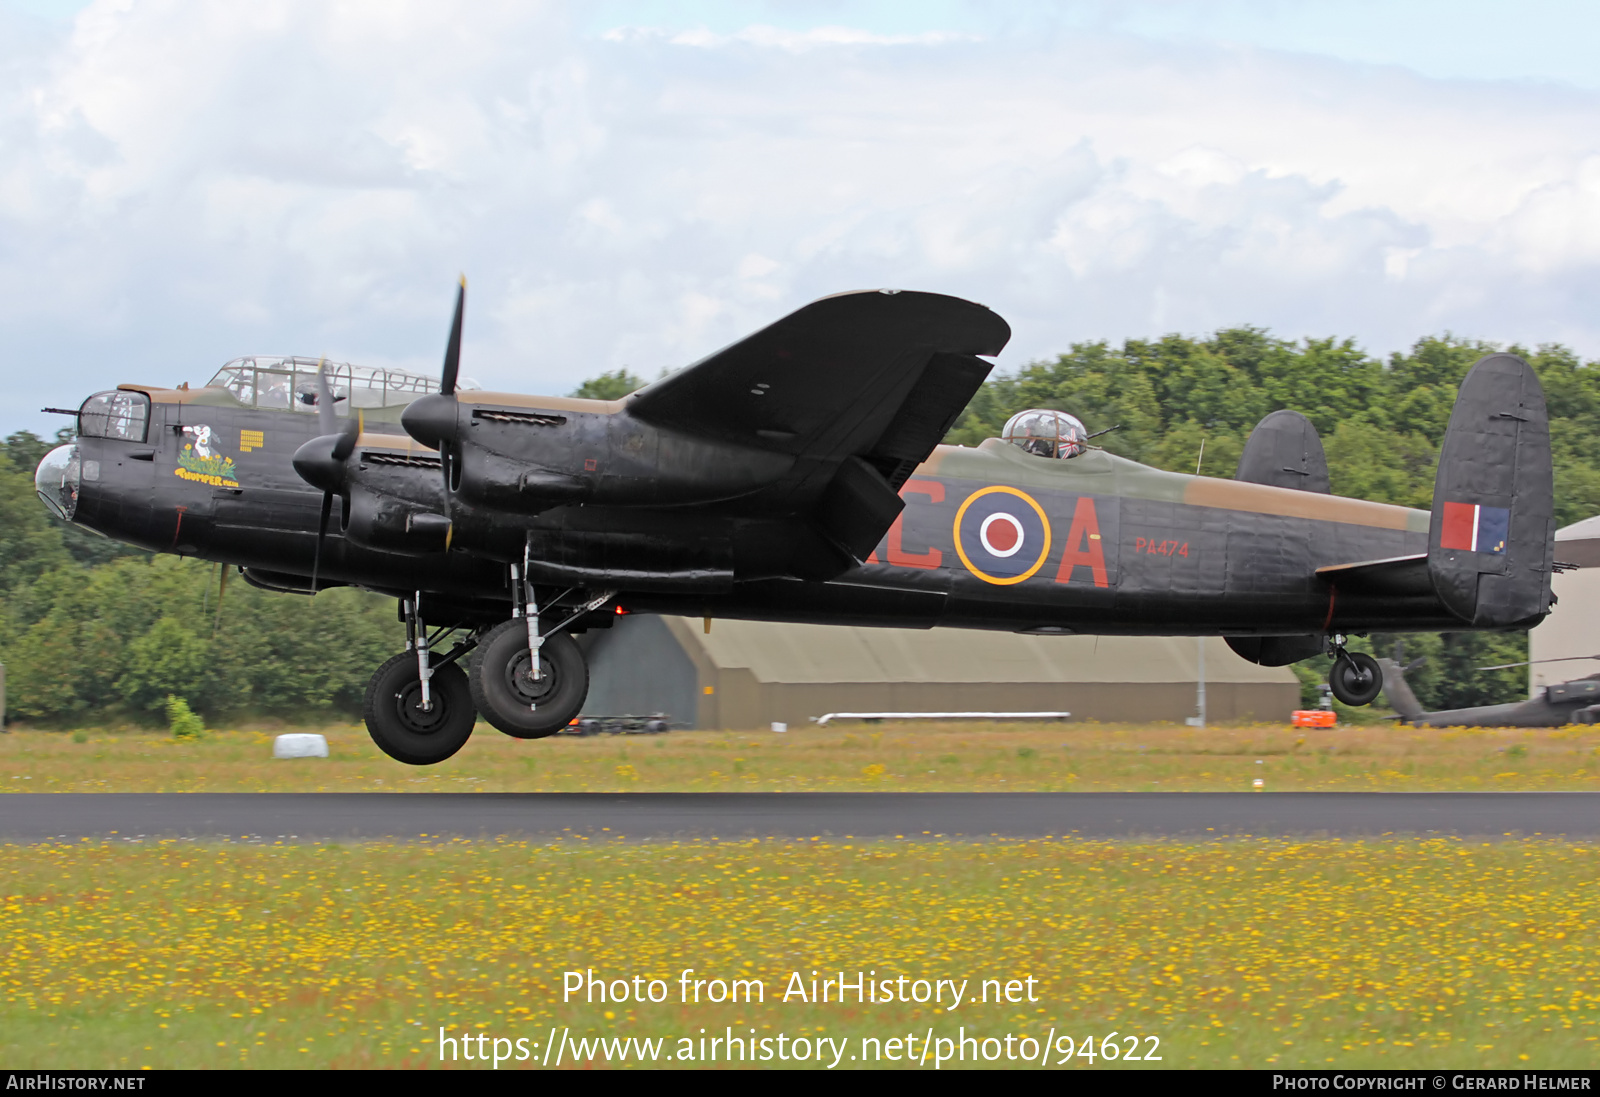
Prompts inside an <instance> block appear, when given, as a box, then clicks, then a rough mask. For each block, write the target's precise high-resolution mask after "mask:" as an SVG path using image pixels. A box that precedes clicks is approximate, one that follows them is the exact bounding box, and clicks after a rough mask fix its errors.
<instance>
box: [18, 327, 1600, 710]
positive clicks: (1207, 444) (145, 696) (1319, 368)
mask: <svg viewBox="0 0 1600 1097" xmlns="http://www.w3.org/2000/svg"><path fill="white" fill-rule="evenodd" d="M1496 349H1500V348H1498V347H1495V346H1492V345H1489V344H1485V343H1480V342H1475V341H1472V340H1465V339H1457V338H1454V337H1451V336H1448V335H1446V336H1442V337H1430V338H1426V339H1422V340H1419V341H1418V342H1417V343H1416V344H1415V345H1414V346H1412V347H1411V348H1410V350H1408V351H1406V352H1404V353H1396V354H1393V355H1391V356H1390V357H1389V358H1388V359H1387V360H1380V359H1378V358H1375V357H1373V356H1371V355H1368V354H1366V353H1365V352H1364V351H1362V350H1361V349H1360V348H1359V347H1358V346H1357V345H1356V344H1355V342H1354V341H1353V340H1349V339H1345V340H1338V339H1303V340H1299V341H1293V340H1286V339H1280V338H1277V337H1275V336H1273V335H1271V334H1270V333H1269V332H1267V331H1265V330H1262V329H1260V328H1253V327H1242V328H1230V329H1226V330H1222V331H1218V332H1216V333H1215V334H1214V335H1211V336H1209V337H1206V338H1194V337H1189V336H1182V335H1169V336H1166V337H1165V338H1162V339H1159V340H1138V339H1130V340H1127V341H1125V342H1123V343H1122V344H1121V345H1120V346H1113V345H1112V344H1111V343H1109V342H1105V341H1100V342H1084V343H1075V344H1073V345H1072V346H1071V347H1070V348H1069V349H1068V351H1067V352H1066V353H1064V354H1061V355H1058V356H1057V357H1055V358H1053V359H1049V360H1045V361H1038V362H1032V363H1029V364H1028V365H1026V366H1023V367H1022V368H1020V369H1018V370H1016V371H1015V372H1013V373H1009V374H1001V375H998V376H995V377H993V378H991V379H990V380H989V381H988V382H986V383H985V384H984V386H983V387H982V389H981V390H980V391H979V392H978V394H977V395H976V396H975V397H974V398H973V400H972V402H971V403H970V404H969V406H968V407H967V409H966V410H965V412H964V413H963V414H962V416H961V418H960V419H959V420H958V421H957V423H956V425H955V427H954V428H953V429H952V430H951V432H950V434H949V437H948V441H950V442H953V443H958V444H963V445H974V444H976V443H977V442H979V441H982V440H983V439H984V438H989V437H994V436H997V435H998V434H999V433H1000V428H1001V427H1002V425H1003V424H1004V423H1005V420H1006V419H1007V418H1009V417H1010V416H1011V415H1012V414H1013V413H1014V412H1016V411H1020V410H1021V409H1023V408H1027V407H1049V408H1059V409H1060V410H1062V411H1067V412H1070V413H1072V414H1074V415H1077V416H1078V417H1079V418H1080V419H1082V420H1083V421H1084V423H1085V424H1086V425H1087V426H1088V428H1089V429H1090V430H1091V431H1095V430H1101V429H1104V428H1106V427H1111V426H1116V427H1117V428H1118V429H1117V430H1115V431H1114V432H1112V433H1111V434H1108V435H1105V436H1104V437H1103V438H1101V439H1100V440H1099V441H1100V442H1101V443H1103V444H1104V445H1105V447H1106V449H1108V450H1109V451H1111V452H1112V453H1116V454H1119V455H1121V456H1124V457H1129V458H1132V459H1133V460H1136V461H1141V462H1144V463H1146V464H1149V465H1153V466H1155V467H1157V468H1163V469H1171V470H1174V471H1183V472H1193V471H1195V469H1196V467H1197V466H1198V467H1199V468H1200V470H1201V471H1203V472H1204V473H1206V474H1207V475H1211V476H1231V475H1232V474H1233V471H1234V468H1235V467H1236V465H1237V463H1238V459H1239V455H1240V453H1241V452H1242V451H1243V448H1244V443H1245V440H1246V439H1247V438H1248V437H1249V435H1250V431H1251V430H1252V429H1253V428H1254V426H1255V424H1256V423H1257V422H1258V421H1259V420H1260V419H1261V417H1262V416H1264V415H1266V414H1267V413H1268V412H1271V411H1274V410H1276V409H1278V408H1293V409H1294V410H1296V411H1300V412H1303V413H1304V414H1305V415H1306V416H1307V417H1309V418H1310V419H1311V421H1312V422H1313V423H1314V424H1315V425H1316V427H1317V430H1318V431H1319V433H1320V434H1321V435H1322V439H1323V444H1324V446H1325V448H1326V450H1327V455H1328V467H1329V474H1330V477H1331V479H1332V484H1333V490H1334V492H1335V493H1336V494H1339V495H1349V496H1355V497H1358V498H1364V499H1373V500H1377V501H1379V502H1385V503H1396V504H1399V505H1401V506H1409V507H1419V508H1424V509H1426V508H1427V507H1428V506H1429V505H1430V502H1431V497H1432V493H1433V474H1434V461H1435V459H1436V457H1437V455H1438V447H1439V444H1440V441H1441V439H1442V438H1443V435H1444V430H1445V426H1446V424H1447V423H1448V421H1449V418H1450V410H1451V407H1452V406H1453V405H1454V403H1455V396H1456V388H1457V385H1458V384H1459V382H1460V380H1461V378H1462V377H1464V376H1465V374H1466V371H1467V369H1468V368H1469V367H1470V366H1471V365H1472V363H1473V362H1474V361H1476V360H1477V359H1478V358H1479V357H1480V356H1481V355H1483V354H1485V353H1487V352H1489V351H1491V350H1496ZM1507 349H1509V350H1511V351H1512V352H1513V353H1516V354H1519V355H1521V356H1522V357H1524V358H1526V359H1527V360H1528V361H1529V362H1530V363H1531V364H1532V365H1533V367H1534V369H1535V370H1536V371H1537V372H1538V374H1539V377H1540V379H1541V380H1542V381H1543V383H1544V388H1545V394H1546V397H1547V399H1548V400H1549V405H1550V415H1551V440H1552V445H1553V448H1554V455H1555V486H1556V517H1557V523H1558V525H1565V524H1568V523H1570V522H1575V521H1578V520H1579V519H1582V518H1587V517H1589V516H1591V515H1594V514H1597V513H1600V365H1597V364H1596V363H1585V362H1582V361H1580V360H1579V358H1578V357H1577V356H1576V355H1575V354H1573V353H1572V352H1571V351H1570V350H1568V349H1566V348H1565V347H1562V346H1559V345H1554V344H1550V345H1541V346H1539V347H1537V348H1535V349H1532V350H1529V349H1527V348H1521V347H1515V346H1513V347H1510V348H1507ZM642 383H643V382H642V380H641V379H640V378H638V377H637V376H635V375H633V374H632V373H630V372H628V371H627V370H626V369H619V370H613V371H611V372H609V373H605V374H602V375H600V376H598V377H595V378H591V379H590V380H588V381H586V382H584V384H583V385H581V386H580V387H579V388H578V389H577V390H576V391H575V392H574V393H573V395H576V396H585V397H590V398H596V399H617V398H619V397H621V396H624V395H626V394H627V393H629V392H631V391H633V390H634V389H636V388H638V387H639V386H640V385H641V384H642ZM69 438H70V434H69V432H66V431H63V432H61V433H60V434H59V435H58V436H57V438H56V439H54V440H51V441H47V440H44V439H41V438H39V437H37V436H35V435H33V434H31V433H29V432H26V431H24V432H20V433H18V434H13V435H11V436H9V437H8V438H6V439H5V441H4V443H3V444H0V662H3V663H4V664H5V666H6V670H7V682H6V685H7V689H6V693H7V708H8V713H7V718H8V719H26V720H30V721H37V722H44V723H50V722H56V723H64V722H81V721H84V720H114V719H130V718H132V719H138V718H150V719H154V718H156V717H158V716H159V714H160V713H161V712H162V711H163V708H164V704H165V699H166V697H167V695H168V694H174V695H176V696H179V697H183V698H185V699H186V700H188V702H189V703H190V704H191V705H193V706H194V707H195V708H196V709H197V710H198V711H201V712H203V713H205V714H206V715H207V716H209V717H211V718H213V719H216V718H221V717H225V716H228V715H235V714H237V715H244V714H260V715H277V716H287V717H315V716H317V715H320V714H332V713H339V714H342V715H354V714H356V713H358V712H359V711H360V707H361V702H362V698H363V695H364V693H365V689H366V682H367V677H368V676H369V675H370V674H371V672H372V669H373V668H374V667H375V666H377V665H378V664H379V663H380V662H382V661H383V660H384V659H385V658H387V657H388V656H389V655H391V654H393V653H394V652H395V651H397V650H400V647H401V645H402V643H403V631H402V629H401V627H400V625H399V623H398V621H397V620H396V616H395V608H394V605H393V602H392V601H391V600H389V599H386V598H381V597H378V596H376V595H371V594H365V593H363V592H360V591H354V590H349V589H342V588H341V589H335V590H330V591H326V592H324V593H322V594H319V595H318V596H317V597H316V598H315V599H308V598H305V597H303V596H297V595H289V594H276V593H269V592H266V591H261V590H257V589H255V588H252V587H250V586H248V585H247V584H245V583H244V582H243V581H242V580H240V579H239V578H238V577H237V575H233V576H232V578H228V577H226V575H225V572H227V571H229V570H230V569H223V568H220V567H218V566H216V565H212V564H206V563H203V562H200V561H195V560H184V559H178V558H176V557H171V556H160V555H151V554H148V553H145V552H142V551H139V550H136V549H132V548H129V547H127V546H124V545H120V544H117V543H115V542H112V541H109V540H107V539H105V538H103V537H98V536H96V535H94V534H91V533H89V532H88V531H85V530H82V529H80V528H78V527H75V526H70V525H67V524H66V523H62V522H60V521H58V520H56V519H55V518H54V517H52V516H51V515H50V514H49V513H48V512H47V511H46V510H45V508H44V507H43V505H41V504H40V503H39V501H38V500H37V498H35V496H34V492H33V470H34V467H35V466H36V465H37V464H38V461H39V458H40V457H42V456H43V455H44V453H45V452H46V451H47V450H48V449H49V448H50V447H51V446H53V445H56V444H59V443H60V442H62V441H66V440H69ZM1202 443H1203V450H1202ZM1397 644H1403V650H1402V651H1400V652H1399V654H1401V655H1402V656H1403V658H1404V659H1406V660H1412V659H1415V658H1417V657H1419V656H1421V657H1425V662H1424V663H1423V664H1422V665H1421V666H1420V667H1419V668H1418V669H1417V670H1415V671H1413V672H1412V674H1411V680H1412V684H1413V686H1414V688H1415V689H1416V692H1417V695H1418V698H1419V699H1420V700H1421V701H1422V703H1423V704H1425V705H1427V706H1429V707H1430V708H1455V707H1461V706H1467V705H1477V704H1489V703H1494V702H1499V701H1507V700H1515V699H1517V698H1519V697H1522V696H1525V694H1526V689H1527V686H1526V683H1527V673H1526V671H1525V669H1522V668H1515V669H1511V670H1503V671H1480V670H1478V669H1477V668H1479V667H1482V666H1486V665H1490V664H1496V663H1507V662H1515V661H1517V660H1520V659H1525V658H1526V657H1527V656H1526V651H1527V635H1526V633H1443V634H1433V635H1413V636H1407V637H1404V638H1400V637H1392V636H1373V637H1371V638H1370V639H1368V640H1365V641H1362V642H1359V643H1357V645H1356V646H1357V647H1359V648H1362V649H1363V650H1370V651H1375V652H1377V653H1378V654H1385V655H1387V654H1395V653H1396V645H1397ZM1296 671H1297V673H1299V674H1300V676H1301V680H1302V684H1303V687H1304V693H1305V695H1306V699H1307V700H1308V701H1309V700H1312V699H1314V697H1315V695H1316V685H1317V683H1318V682H1320V681H1321V679H1322V677H1323V676H1324V675H1325V674H1326V661H1325V660H1324V661H1311V662H1308V663H1305V664H1300V665H1299V666H1297V667H1296Z"/></svg>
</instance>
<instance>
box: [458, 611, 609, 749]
mask: <svg viewBox="0 0 1600 1097" xmlns="http://www.w3.org/2000/svg"><path fill="white" fill-rule="evenodd" d="M532 665H533V659H532V656H530V655H529V653H528V625H527V621H526V619H524V618H520V617H514V618H512V619H511V620H509V621H506V622H504V623H502V624H499V625H496V626H495V628H494V629H493V630H492V631H490V633H489V634H488V635H487V636H485V637H484V638H483V642H482V643H480V644H479V645H478V646H477V648H476V649H474V650H473V653H472V700H473V703H474V704H476V705H477V707H478V711H479V712H481V713H483V718H484V719H485V720H487V721H489V723H490V724H492V725H494V726H495V727H496V728H498V729H500V730H501V731H503V732H505V733H506V734H507V735H510V736H512V737H513V738H517V739H543V738H544V737H545V736H547V735H554V734H555V733H556V732H558V731H560V730H561V729H562V728H564V727H566V726H567V724H568V723H569V722H570V721H571V720H572V718H573V717H574V716H576V715H578V710H579V709H581V708H583V702H584V698H586V697H588V696H589V664H588V663H587V661H585V659H584V657H583V651H582V650H581V649H580V648H579V647H578V644H577V641H575V640H574V639H573V638H572V637H571V636H568V635H567V634H566V633H564V632H560V633H556V634H555V635H554V636H546V637H545V638H544V643H543V644H542V645H541V646H540V648H539V671H540V674H539V677H538V678H534V677H533V676H532V674H530V673H529V671H530V669H531V667H532Z"/></svg>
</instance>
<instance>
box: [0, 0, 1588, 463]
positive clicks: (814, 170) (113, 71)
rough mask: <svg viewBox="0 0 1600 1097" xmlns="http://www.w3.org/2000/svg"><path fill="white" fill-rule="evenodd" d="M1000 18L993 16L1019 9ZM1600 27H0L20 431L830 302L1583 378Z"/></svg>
mask: <svg viewBox="0 0 1600 1097" xmlns="http://www.w3.org/2000/svg"><path fill="white" fill-rule="evenodd" d="M995 8H1001V9H1003V11H1004V15H997V14H995V12H994V11H993V9H995ZM1597 40H1600V5H1594V4H1592V3H1579V2H1556V0H1521V2H1519V3H1516V4H1510V3H1486V2H1482V0H1449V2H1444V0H1438V2H1435V0H1415V2H1407V0H1387V2H1382V3H1379V2H1367V0H1339V2H1329V0H1295V2H1281V3H1280V2H1276V0H1182V2H1179V0H1123V2H1117V3H1112V2H1109V0H1107V2H1098V3H1092V2H1079V3H1074V2H1055V3H1045V2H1038V3H1027V2H1025V0H1017V2H1014V3H1008V4H1004V5H995V4H988V3H976V2H972V3H968V2H964V0H917V2H898V3H891V2H878V3H873V2H857V3H836V2H830V0H790V2H783V0H771V2H767V3H759V2H750V3H719V2H711V0H672V2H665V0H662V2H652V0H599V2H593V0H591V2H589V3H557V2H548V3H543V4H541V3H534V2H527V0H522V2H516V3H496V2H493V0H462V2H452V0H427V2H417V3H409V2H405V0H306V2H300V0H251V2H250V3H247V4H244V3H232V2H224V0H217V2H206V3H180V2H175V0H94V2H92V3H81V2H74V0H0V379H3V384H4V400H3V401H0V432H7V431H11V430H16V429H21V428H28V429H35V430H44V429H47V428H48V429H51V430H53V429H54V428H55V427H56V426H57V425H59V424H60V422H61V420H60V419H59V418H55V417H49V416H42V415H40V414H38V413H37V410H36V409H38V408H40V407H42V406H44V405H47V404H48V405H55V406H62V405H69V406H70V405H76V403H77V402H78V400H79V399H81V398H82V397H83V396H84V395H86V394H87V393H88V392H91V391H93V390H95V389H97V388H105V387H109V386H111V385H114V384H115V383H117V382H119V381H130V380H132V381H149V382H156V383H162V384H172V383H177V382H179V381H184V380H189V381H192V382H195V383H199V382H202V381H204V380H205V379H206V378H208V377H209V376H210V375H211V373H212V372H213V371H214V370H215V369H216V367H217V366H218V365H220V364H221V363H222V362H223V361H224V360H226V359H228V358H230V357H234V356H237V355H241V354H252V353H277V354H282V353H290V354H306V355H327V356H329V357H332V358H336V359H342V360H349V361H355V362H362V363H373V364H392V365H401V366H407V367H410V368H415V369H420V370H424V371H427V372H430V373H431V372H434V371H436V370H437V368H438V362H439V358H440V356H441V354H442V351H443V344H444V339H445V334H446V329H447V327H448V322H449V309H450V304H451V294H452V285H453V281H454V279H455V277H456V275H457V274H458V273H459V272H465V273H466V274H467V276H468V278H469V282H470V288H469V299H468V314H467V315H468V338H467V344H466V351H465V363H464V367H463V370H464V372H466V373H468V374H471V375H472V376H474V377H475V378H477V379H478V380H479V381H481V382H482V383H484V384H485V385H486V386H489V387H494V388H510V389H516V390H521V391H535V392H566V391H569V390H570V389H571V388H572V387H573V386H575V385H576V384H577V383H578V382H579V381H581V380H582V379H583V378H585V377H588V376H592V375H593V374H596V373H598V372H600V371H602V370H608V369H615V368H617V367H620V366H627V367H628V368H630V369H632V370H634V371H635V372H637V373H640V374H643V375H645V376H647V377H653V376H655V375H656V374H657V373H659V372H660V371H661V370H662V369H664V368H670V367H676V366H679V365H682V364H684V363H686V362H689V361H692V360H694V359H696V358H698V357H700V356H702V355H704V354H706V353H708V352H710V351H712V350H714V349H716V348H717V347H719V346H722V345H724V344H726V343H728V342H731V341H732V340H734V339H736V338H738V337H740V336H741V335H743V334H745V333H747V332H749V331H751V330H754V329H756V328H758V327H760V326H762V325H763V324H766V323H768V322H770V321H771V320H773V319H775V318H777V317H778V316H781V315H782V314H784V313H785V312H788V311H790V310H792V309H794V308H796V307H798V306H800V305H802V304H804V303H805V302H806V301H809V300H811V299H813V298H815V297H819V296H821V295H823V294H826V293H832V292H836V291H839V290H843V289H852V288H860V287H871V286H899V287H905V288H913V289H927V290H937V291H942V292H946V293H953V294H957V295H960V296H964V297H970V298H972V299H974V300H978V301H982V302H984V303H985V304H987V305H989V306H990V307H992V308H994V309H995V310H997V311H998V312H1000V313H1001V315H1003V316H1005V317H1006V318H1007V319H1008V320H1009V321H1010V322H1011V325H1012V329H1013V331H1014V332H1015V335H1014V338H1013V341H1012V343H1011V346H1010V348H1008V350H1007V351H1006V353H1005V354H1004V355H1003V356H1002V357H1001V360H1000V361H1001V365H1002V367H1015V366H1017V365H1019V364H1021V363H1023V362H1026V361H1029V360H1031V359H1034V358H1039V357H1043V356H1046V355H1049V354H1051V353H1053V352H1056V351H1059V350H1061V349H1064V348H1065V347H1066V345H1067V344H1068V343H1070V342H1072V341H1075V340H1086V339H1108V340H1112V341H1120V340H1122V339H1124V338H1127V337H1131V336H1153V335H1159V334H1162V333H1165V332H1169V331H1179V332H1185V333H1190V334H1202V333H1205V332H1208V331H1211V330H1214V329H1216V328H1218V327H1225V326H1229V325H1235V324H1256V325H1261V326H1265V327H1269V328H1271V329H1272V330H1273V331H1274V332H1275V333H1277V334H1280V335H1283V336H1288V337H1295V338H1298V337H1301V336H1326V335H1340V336H1352V337H1354V338H1356V339H1357V340H1358V341H1359V342H1360V343H1361V345H1363V346H1364V347H1366V348H1367V349H1368V350H1370V351H1372V352H1374V353H1379V354H1384V353H1387V352H1389V351H1392V350H1395V349H1400V348H1403V347H1405V346H1407V345H1409V344H1410V343H1411V342H1412V341H1413V340H1415V339H1416V338H1418V337H1419V336H1422V335H1425V334H1431V333H1438V332H1443V331H1446V330H1449V331H1453V332H1456V333H1458V334H1463V335H1470V336H1474V337H1478V338H1483V339H1490V340H1496V341H1502V342H1508V341H1514V340H1520V341H1524V342H1545V341H1558V342H1564V343H1567V344H1568V345H1570V346H1573V347H1575V348H1576V349H1578V350H1579V351H1580V352H1581V353H1583V354H1585V355H1586V356H1593V357H1597V358H1600V124H1597V123H1600V68H1597V67H1596V66H1595V65H1594V63H1593V59H1592V50H1593V43H1594V42H1596V41H1597Z"/></svg>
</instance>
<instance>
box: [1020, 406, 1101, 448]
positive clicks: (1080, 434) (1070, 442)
mask: <svg viewBox="0 0 1600 1097" xmlns="http://www.w3.org/2000/svg"><path fill="white" fill-rule="evenodd" d="M1000 438H1001V440H1003V441H1006V442H1010V443H1011V444H1012V445H1017V446H1021V447H1022V448H1023V449H1024V450H1026V451H1027V452H1029V453H1032V454H1035V455H1037V456H1039V457H1076V456H1078V454H1080V453H1082V452H1084V450H1086V449H1088V448H1089V432H1088V431H1086V430H1084V429H1083V424H1082V423H1081V422H1079V421H1078V418H1077V417H1076V416H1073V415H1068V414H1067V413H1066V412H1064V411H1051V410H1050V409H1048V408H1029V409H1028V410H1027V411H1019V412H1017V413H1016V414H1015V415H1013V416H1012V417H1011V418H1010V419H1007V420H1006V426H1005V430H1004V431H1002V432H1001V434H1000Z"/></svg>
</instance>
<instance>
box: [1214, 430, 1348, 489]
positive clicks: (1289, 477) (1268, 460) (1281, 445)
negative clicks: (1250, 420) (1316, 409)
mask: <svg viewBox="0 0 1600 1097" xmlns="http://www.w3.org/2000/svg"><path fill="white" fill-rule="evenodd" d="M1233 478H1234V479H1235V480H1243V481H1245V482H1246V483H1250V484H1270V485H1271V486H1273V487H1276V488H1294V489H1296V490H1298V491H1314V492H1320V493H1321V494H1323V495H1327V494H1329V487H1328V458H1327V455H1326V454H1324V453H1323V452H1322V439H1320V438H1318V437H1317V428H1316V427H1314V426H1312V425H1311V420H1309V419H1307V418H1306V417H1305V416H1304V415H1301V414H1300V413H1299V412H1298V411H1288V410H1282V411H1275V412H1273V413H1272V414H1271V415H1268V416H1267V417H1266V418H1264V419H1262V420H1261V422H1259V423H1257V424H1256V429H1255V430H1253V431H1251V432H1250V440H1249V441H1248V442H1246V443H1245V444H1244V452H1243V453H1241V454H1240V455H1239V471H1237V472H1235V473H1234V474H1233Z"/></svg>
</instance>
